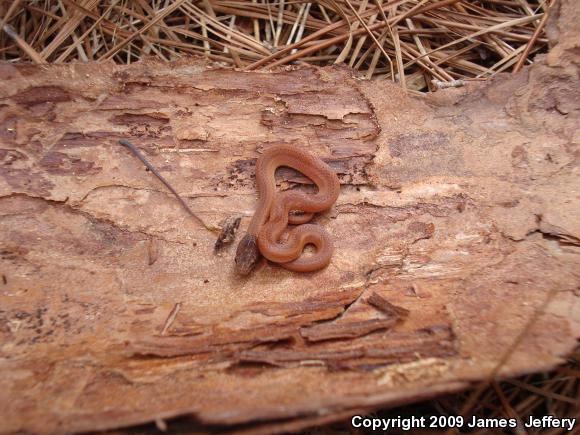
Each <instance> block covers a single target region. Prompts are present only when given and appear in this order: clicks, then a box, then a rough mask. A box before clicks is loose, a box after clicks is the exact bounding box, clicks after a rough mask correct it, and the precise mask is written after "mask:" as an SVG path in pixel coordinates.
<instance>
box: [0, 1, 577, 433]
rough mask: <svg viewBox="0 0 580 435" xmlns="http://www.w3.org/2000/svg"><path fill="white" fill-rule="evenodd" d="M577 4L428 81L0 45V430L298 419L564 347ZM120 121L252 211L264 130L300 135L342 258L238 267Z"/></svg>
mask: <svg viewBox="0 0 580 435" xmlns="http://www.w3.org/2000/svg"><path fill="white" fill-rule="evenodd" d="M573 3H574V2H571V1H569V2H561V3H560V2H558V3H557V5H556V6H555V8H554V16H553V17H552V18H551V22H550V24H549V29H548V31H549V36H550V38H551V39H552V41H554V44H553V45H554V46H553V49H552V50H551V52H550V54H548V55H547V56H545V57H544V58H543V59H542V60H540V61H539V62H537V63H536V64H535V65H534V66H533V67H531V68H527V69H525V70H524V71H523V72H522V73H520V74H517V75H515V76H503V77H498V78H497V79H496V80H494V81H493V82H492V83H489V84H486V85H480V84H471V85H469V86H467V87H466V88H463V89H452V90H446V91H441V92H438V93H437V94H436V95H432V96H429V97H426V98H417V97H410V96H408V95H406V94H404V93H403V92H402V91H401V90H400V89H399V88H398V87H396V86H394V85H392V84H390V83H387V82H380V81H378V82H377V81H373V82H368V81H363V80H358V79H357V78H355V77H353V76H352V75H351V72H350V71H349V70H348V69H346V68H340V67H332V68H330V67H329V68H322V69H316V68H305V67H296V68H287V69H282V70H277V71H273V72H251V73H245V72H237V71H228V70H221V69H212V68H211V67H208V66H205V65H204V64H202V63H199V62H195V61H183V62H179V63H173V64H167V63H158V62H153V61H144V62H140V63H137V64H134V65H130V66H117V65H114V64H111V63H106V64H99V65H95V64H74V65H60V66H44V67H36V66H29V65H8V64H3V65H0V79H1V80H0V97H1V98H0V256H1V259H2V262H1V265H0V268H1V269H0V273H1V277H0V414H1V418H0V432H19V431H27V432H59V433H62V432H78V431H88V430H99V429H109V428H116V427H123V426H129V425H133V424H139V423H144V422H150V421H155V420H157V421H159V420H164V419H169V418H172V417H176V416H186V417H187V418H191V421H192V424H195V425H199V426H200V427H201V428H206V429H208V428H209V429H212V428H214V429H215V428H217V427H220V428H223V427H230V428H236V430H249V431H251V432H252V433H257V432H259V431H263V432H271V431H276V430H278V431H282V430H293V429H297V428H301V427H305V426H307V425H311V424H315V423H323V422H328V421H332V420H336V419H338V418H344V417H346V416H349V415H351V414H353V413H355V412H364V411H368V410H372V409H375V408H377V407H384V406H388V405H394V404H398V403H402V402H409V401H413V400H418V399H421V398H425V397H429V396H433V395H436V394H438V393H441V392H449V391H454V390H458V389H461V388H464V387H466V386H467V385H469V383H470V382H471V381H476V380H481V379H486V377H487V376H489V375H490V373H493V371H494V370H495V369H496V368H497V367H498V363H499V362H501V361H502V360H503V359H504V356H505V355H508V354H509V358H508V359H507V361H505V363H503V364H502V365H501V367H500V369H499V374H500V376H512V375H516V374H521V373H525V372H531V371H536V370H543V369H548V368H550V367H553V366H554V365H555V364H558V363H559V362H561V361H562V357H563V356H564V355H565V354H566V352H567V351H569V350H570V349H571V348H572V347H573V346H574V345H575V340H576V338H577V337H578V336H579V335H580V328H579V326H580V325H579V323H578V320H579V318H580V315H579V305H580V304H579V298H580V292H579V285H580V276H579V272H578V271H579V270H580V268H579V265H580V262H579V259H580V257H579V254H580V210H579V201H578V199H579V198H578V191H579V190H578V189H579V187H580V186H579V177H578V158H579V155H578V148H577V140H578V132H577V126H578V123H579V116H578V109H579V108H580V107H579V104H578V98H577V96H578V91H579V89H578V83H579V82H578V71H577V65H578V51H577V50H578V49H577V47H578V46H579V44H580V42H579V38H578V30H577V29H576V28H577V26H575V25H574V22H575V20H577V18H578V12H577V11H575V10H574V4H573ZM576 22H577V21H576ZM556 41H557V42H558V43H557V44H555V42H556ZM120 138H127V139H129V140H131V141H133V142H134V143H136V144H137V145H139V146H140V148H141V149H142V150H143V151H144V152H145V154H146V155H147V156H148V158H149V160H150V161H151V162H152V163H153V164H154V165H156V166H157V168H158V169H159V170H160V171H161V172H162V173H163V174H164V175H165V177H166V178H167V179H169V180H170V182H171V183H172V184H173V186H174V187H175V188H176V190H177V191H179V192H180V193H181V194H182V195H183V196H184V197H185V198H186V201H187V202H188V203H189V205H190V206H191V207H192V208H193V209H194V210H197V211H198V212H199V214H200V215H201V216H202V218H203V219H204V220H205V221H207V222H209V223H211V224H218V223H219V222H222V221H224V220H225V219H230V220H231V219H235V217H236V216H238V215H239V216H241V217H242V221H241V224H240V231H242V232H243V230H244V228H245V227H246V226H247V224H248V222H249V218H250V216H251V215H252V212H253V207H254V204H255V201H256V192H255V186H254V173H253V168H254V164H255V159H256V157H257V155H258V153H260V151H261V150H263V149H264V148H265V147H267V146H268V145H270V144H273V143H279V142H285V143H292V144H296V146H302V147H308V149H310V150H311V151H312V152H313V153H316V154H318V155H320V156H322V157H323V159H324V160H325V161H327V162H328V163H329V164H330V165H331V166H332V167H333V168H335V169H336V171H337V172H338V174H339V178H340V180H341V183H342V192H341V195H340V197H339V199H338V202H337V204H336V205H335V207H333V209H332V210H331V211H330V212H328V213H326V214H323V215H321V216H318V217H317V218H316V222H318V223H319V224H321V225H324V226H325V227H326V228H327V230H328V231H329V233H330V234H331V235H332V236H333V237H334V239H335V245H336V252H335V254H334V257H333V260H332V263H331V265H330V266H329V267H328V268H327V269H326V270H324V271H321V272H319V273H314V274H297V273H292V272H288V271H286V270H284V269H281V268H280V267H277V266H275V265H270V264H267V263H266V262H262V263H261V265H260V266H259V267H258V268H257V270H256V271H255V272H254V273H253V274H252V275H250V276H249V277H246V278H240V277H238V276H236V275H235V274H234V273H233V255H234V252H235V247H234V246H231V245H230V246H226V247H222V248H221V249H220V250H219V251H218V252H217V253H214V242H215V235H213V234H211V233H209V232H208V231H206V230H204V229H203V228H202V227H200V226H199V225H198V224H197V223H196V222H195V221H194V220H193V219H191V217H190V216H189V215H188V214H187V213H186V212H185V211H184V210H183V209H182V208H181V207H180V205H179V204H178V203H177V201H176V200H175V198H174V197H173V196H172V195H171V194H169V193H168V192H167V191H166V190H165V189H164V187H163V186H162V184H161V183H160V182H159V181H158V180H157V179H155V178H154V177H153V176H152V174H150V173H148V172H146V171H144V170H143V166H142V165H141V164H140V163H139V161H138V160H136V159H135V158H134V157H133V156H132V155H131V154H130V153H129V152H128V150H127V149H125V148H124V147H122V146H120V145H118V143H117V141H118V139H120ZM279 175H280V188H281V189H291V188H304V189H308V188H309V187H308V186H307V184H308V180H306V179H305V178H303V177H301V176H300V175H299V174H296V173H294V172H292V171H290V170H287V171H284V170H282V171H280V174H279ZM238 240H239V234H238ZM538 312H541V314H540V315H539V316H537V315H536V313H538ZM530 319H532V320H533V322H530ZM530 323H531V324H530Z"/></svg>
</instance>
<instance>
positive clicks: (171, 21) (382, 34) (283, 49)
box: [0, 0, 554, 91]
mask: <svg viewBox="0 0 580 435" xmlns="http://www.w3.org/2000/svg"><path fill="white" fill-rule="evenodd" d="M553 1H554V0H390V1H384V0H321V1H317V2H303V1H296V0H198V1H195V0H171V1H170V0H0V16H1V17H2V18H1V22H0V27H2V28H3V29H4V31H2V32H0V60H9V61H14V62H17V61H33V62H35V63H53V62H71V61H73V60H81V61H85V62H86V61H102V60H107V59H112V60H114V61H115V62H118V63H131V62H135V61H137V60H139V59H141V58H142V57H144V56H154V57H157V58H160V59H163V60H168V61H169V60H174V59H177V58H179V57H181V56H187V55H197V56H203V57H205V58H207V59H209V60H211V61H214V62H218V63H220V64H223V65H225V66H230V67H237V68H240V69H245V70H252V69H257V68H269V67H274V66H278V65H286V64H290V63H296V62H306V63H311V64H315V65H327V64H332V63H345V64H348V65H350V66H351V67H353V68H355V69H357V70H359V71H360V72H361V74H362V75H364V76H366V77H368V78H371V77H375V76H384V77H386V78H387V79H390V80H393V81H396V82H398V83H399V84H400V85H401V86H402V87H403V88H405V89H409V90H412V91H429V90H431V91H432V90H436V89H438V88H441V87H449V86H460V85H461V84H462V83H463V82H464V81H465V80H485V79H488V78H490V77H492V76H494V75H495V74H497V73H498V72H501V71H518V70H519V69H521V67H522V66H524V65H525V64H529V63H531V62H532V58H533V56H534V55H535V54H537V53H538V52H542V51H546V50H547V39H546V37H545V34H544V31H543V29H544V25H545V23H546V19H547V17H548V13H549V8H550V6H551V3H552V2H553Z"/></svg>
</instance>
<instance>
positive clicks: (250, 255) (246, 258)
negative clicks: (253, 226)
mask: <svg viewBox="0 0 580 435" xmlns="http://www.w3.org/2000/svg"><path fill="white" fill-rule="evenodd" d="M259 258H260V250H259V249H258V240H257V238H256V236H253V235H251V234H246V235H245V236H244V238H243V239H242V240H241V241H240V243H239V245H238V249H237V250H236V258H235V263H236V272H237V273H239V274H240V275H247V274H249V273H250V272H251V271H252V269H253V268H254V265H255V264H256V263H257V262H258V259H259Z"/></svg>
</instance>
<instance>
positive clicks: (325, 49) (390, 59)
mask: <svg viewBox="0 0 580 435" xmlns="http://www.w3.org/2000/svg"><path fill="white" fill-rule="evenodd" d="M553 1H554V0H546V1H542V0H533V1H528V0H469V1H466V0H407V1H405V0H392V1H383V0H324V1H317V2H302V1H292V0H277V1H267V0H246V1H241V0H238V1H235V0H211V1H210V0H202V1H193V0H172V1H168V0H28V1H27V0H0V17H1V18H0V28H2V29H3V30H4V31H3V32H0V60H7V61H11V62H20V61H32V62H34V63H37V64H41V63H59V62H71V61H76V60H80V61H85V62H86V61H102V60H109V59H112V60H113V61H115V62H117V63H131V62H135V61H138V60H139V59H141V58H142V57H144V56H154V57H157V58H160V59H163V60H167V61H170V60H174V59H177V58H179V57H182V56H188V55H197V56H203V57H205V58H207V59H208V60H210V61H213V62H217V63H219V64H222V65H224V66H230V67H237V68H239V69H243V70H253V69H267V68H271V67H275V66H279V65H287V64H291V63H297V62H303V63H310V64H315V65H328V64H332V63H345V64H347V65H349V66H351V67H353V68H355V69H357V70H359V71H360V73H361V74H362V75H364V76H366V77H368V78H372V77H377V76H384V77H386V78H387V79H390V80H393V81H395V82H397V83H399V84H400V86H402V87H403V88H405V89H408V90H411V91H433V90H436V89H438V88H443V87H449V86H460V85H461V84H462V83H463V82H464V81H466V80H486V79H488V78H490V77H493V76H494V75H495V74H497V73H498V72H502V71H512V72H517V71H518V70H519V69H521V68H522V66H524V65H525V64H529V63H531V62H532V58H533V56H534V55H535V54H536V53H538V52H543V51H546V50H547V39H546V37H545V34H544V26H545V23H546V20H547V17H548V14H549V9H550V7H551V4H552V2H553ZM579 352H580V350H577V351H576V352H575V353H574V354H572V355H571V356H570V358H569V362H568V364H567V365H565V366H562V367H559V368H557V369H556V370H555V371H553V372H551V373H545V374H539V375H530V376H526V377H524V378H520V379H517V380H511V381H505V382H491V383H489V384H486V386H485V388H479V389H477V390H475V391H471V392H466V393H462V394H457V395H453V396H450V397H445V398H440V399H437V400H434V401H430V402H426V403H423V404H419V405H417V404H416V405H412V406H408V407H404V408H399V409H396V410H392V411H385V412H381V413H379V415H380V416H382V417H386V416H396V415H404V414H405V413H409V414H410V415H418V413H422V414H423V415H426V414H434V415H458V414H460V413H462V412H466V411H467V412H468V413H469V414H476V415H479V416H489V417H515V418H519V419H521V420H524V419H526V417H527V416H529V415H531V414H534V415H547V414H552V415H555V416H559V417H576V418H580V403H579V397H580V370H579V362H580V353H579ZM474 399H475V400H474ZM466 403H469V408H470V409H466V406H465V404H466ZM331 427H334V428H337V426H336V425H335V426H331ZM331 427H327V428H326V430H331ZM338 428H340V429H342V428H345V426H342V425H338ZM340 429H339V431H341V430H340ZM538 431H539V430H538ZM518 433H524V432H521V431H518ZM528 433H531V432H528ZM548 433H563V432H562V430H561V429H554V430H553V431H551V432H550V431H549V432H548Z"/></svg>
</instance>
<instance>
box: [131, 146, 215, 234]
mask: <svg viewBox="0 0 580 435" xmlns="http://www.w3.org/2000/svg"><path fill="white" fill-rule="evenodd" d="M119 143H120V144H121V145H123V146H124V147H127V148H129V149H130V150H131V152H132V153H133V154H134V155H135V157H137V158H138V159H139V160H141V162H142V163H143V164H144V165H145V166H146V167H147V169H149V170H150V171H151V172H152V173H153V175H155V176H156V177H157V178H159V180H160V181H161V182H162V183H163V184H165V187H167V188H168V189H169V190H170V191H171V193H173V194H174V195H175V197H176V198H177V200H178V201H179V202H180V203H181V205H182V206H183V208H185V210H186V211H187V212H188V213H189V214H190V215H191V217H193V218H194V219H195V220H196V221H198V222H199V223H200V224H202V225H203V227H204V228H205V229H206V230H208V231H211V232H212V233H213V232H215V231H216V230H217V228H215V227H214V226H212V225H208V224H206V223H205V222H204V221H203V220H202V219H201V218H200V217H199V216H198V215H196V214H195V213H194V212H193V210H192V209H191V208H189V206H188V205H187V203H186V202H185V201H184V200H183V198H182V197H181V196H180V195H179V193H177V191H176V190H175V189H174V188H173V187H171V184H169V182H168V181H167V180H166V179H165V178H164V177H163V175H161V174H160V173H159V172H158V171H157V169H155V167H153V165H152V164H151V163H149V162H148V161H147V159H146V158H145V156H144V155H143V154H141V151H139V150H138V149H137V147H136V146H135V145H133V144H132V143H131V142H129V141H128V140H127V139H119Z"/></svg>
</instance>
